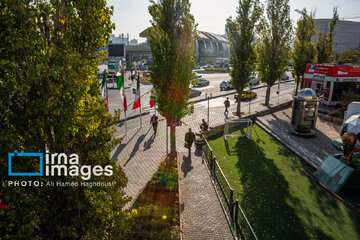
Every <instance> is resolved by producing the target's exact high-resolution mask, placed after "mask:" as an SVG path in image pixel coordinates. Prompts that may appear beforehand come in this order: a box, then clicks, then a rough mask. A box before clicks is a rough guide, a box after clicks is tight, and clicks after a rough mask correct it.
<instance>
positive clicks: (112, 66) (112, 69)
mask: <svg viewBox="0 0 360 240" xmlns="http://www.w3.org/2000/svg"><path fill="white" fill-rule="evenodd" d="M108 74H109V75H115V74H116V66H115V61H109V62H108Z"/></svg>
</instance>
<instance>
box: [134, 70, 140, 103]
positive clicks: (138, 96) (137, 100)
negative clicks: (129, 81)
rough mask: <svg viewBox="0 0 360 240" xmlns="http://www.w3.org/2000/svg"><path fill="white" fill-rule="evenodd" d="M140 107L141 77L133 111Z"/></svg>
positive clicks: (138, 80) (137, 85)
mask: <svg viewBox="0 0 360 240" xmlns="http://www.w3.org/2000/svg"><path fill="white" fill-rule="evenodd" d="M138 107H140V79H139V76H138V78H137V84H136V94H135V100H134V106H133V109H136V108H138Z"/></svg>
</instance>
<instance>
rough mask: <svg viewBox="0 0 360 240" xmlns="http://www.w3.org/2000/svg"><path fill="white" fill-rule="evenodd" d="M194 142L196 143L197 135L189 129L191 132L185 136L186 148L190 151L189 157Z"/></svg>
mask: <svg viewBox="0 0 360 240" xmlns="http://www.w3.org/2000/svg"><path fill="white" fill-rule="evenodd" d="M194 141H195V134H194V133H193V132H192V131H191V128H189V132H187V133H186V134H185V147H186V148H188V149H189V155H190V152H191V146H192V144H193V142H194Z"/></svg>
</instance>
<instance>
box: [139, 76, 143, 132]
mask: <svg viewBox="0 0 360 240" xmlns="http://www.w3.org/2000/svg"><path fill="white" fill-rule="evenodd" d="M138 81H139V99H140V127H142V117H141V91H140V88H141V87H140V72H139V73H138Z"/></svg>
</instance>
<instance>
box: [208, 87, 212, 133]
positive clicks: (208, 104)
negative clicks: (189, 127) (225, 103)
mask: <svg viewBox="0 0 360 240" xmlns="http://www.w3.org/2000/svg"><path fill="white" fill-rule="evenodd" d="M210 98H212V94H211V93H210V96H208V97H207V100H208V109H207V110H208V111H207V123H208V126H209V125H210Z"/></svg>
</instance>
